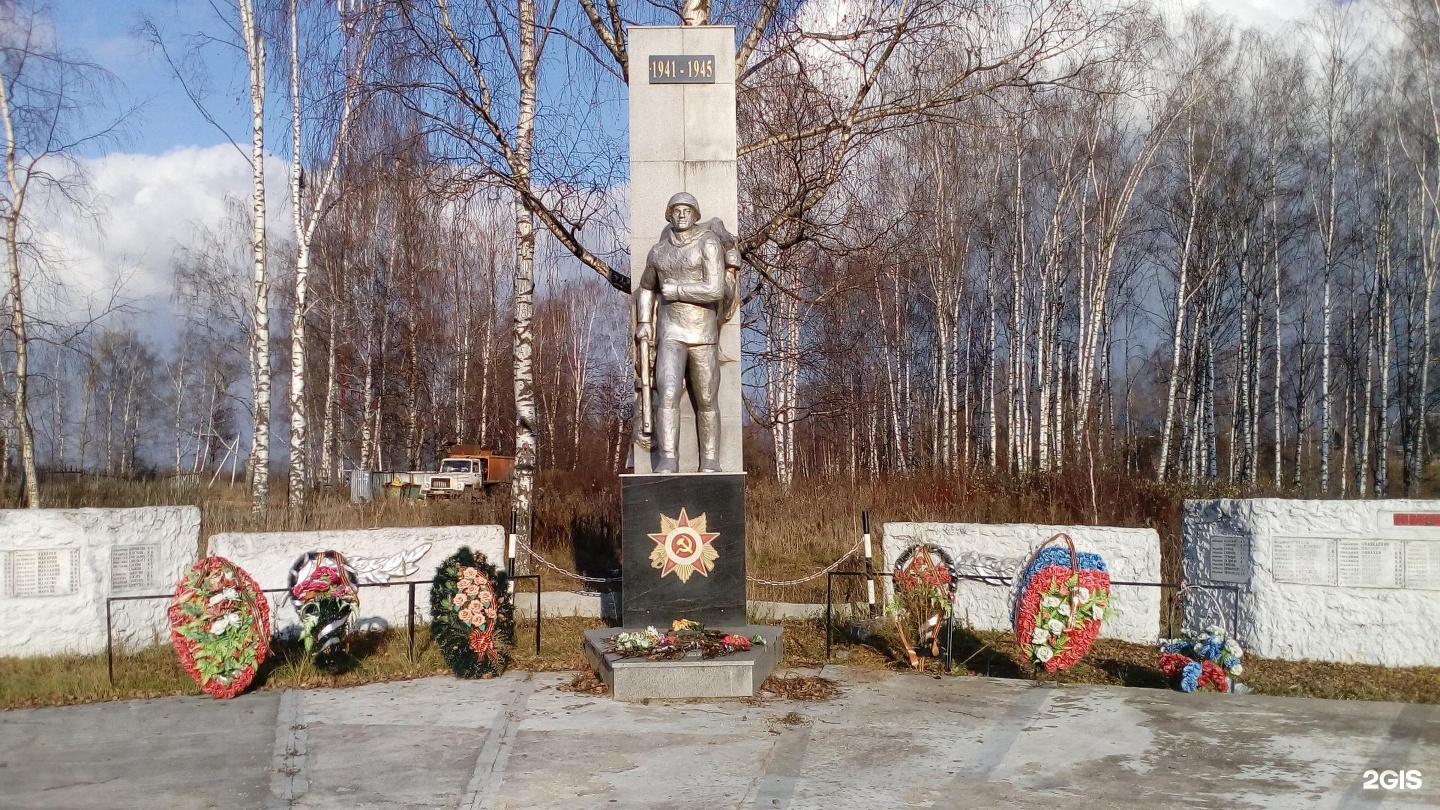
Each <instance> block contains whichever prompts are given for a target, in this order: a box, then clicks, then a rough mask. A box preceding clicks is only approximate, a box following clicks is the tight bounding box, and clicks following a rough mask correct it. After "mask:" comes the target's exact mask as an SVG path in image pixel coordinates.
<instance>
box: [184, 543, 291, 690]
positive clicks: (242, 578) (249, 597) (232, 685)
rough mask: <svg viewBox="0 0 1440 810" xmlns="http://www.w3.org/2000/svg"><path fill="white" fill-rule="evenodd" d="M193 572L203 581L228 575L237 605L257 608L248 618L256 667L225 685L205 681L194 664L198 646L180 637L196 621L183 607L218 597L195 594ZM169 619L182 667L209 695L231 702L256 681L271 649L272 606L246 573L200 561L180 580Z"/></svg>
mask: <svg viewBox="0 0 1440 810" xmlns="http://www.w3.org/2000/svg"><path fill="white" fill-rule="evenodd" d="M192 572H193V573H195V574H198V575H200V576H201V577H204V576H206V575H208V574H211V573H217V574H222V575H229V576H230V578H232V579H234V580H235V585H234V587H235V590H236V591H237V592H238V593H239V600H238V601H239V602H240V603H241V605H245V604H246V603H248V604H250V605H253V606H254V610H253V615H251V616H248V617H245V618H248V619H249V621H250V626H251V631H252V635H253V636H254V638H255V665H250V664H246V665H245V666H244V667H242V668H241V669H240V670H239V671H238V672H236V673H235V674H234V675H233V676H232V677H231V678H230V679H229V680H228V681H227V682H224V683H222V682H221V681H220V679H219V678H211V679H209V680H205V679H204V677H203V676H202V675H201V673H200V668H199V666H198V665H197V664H196V662H195V654H194V647H195V646H196V642H194V641H192V640H191V639H188V638H186V637H185V636H183V635H182V634H181V633H180V628H181V627H184V626H186V625H188V624H190V623H192V622H193V621H195V619H194V618H193V617H191V616H187V615H186V614H185V611H184V609H183V607H182V606H183V605H184V604H185V603H187V602H191V601H192V600H196V599H198V600H200V601H201V602H202V603H208V602H209V599H210V597H212V596H214V595H215V594H212V593H203V592H198V591H195V590H192V589H191V588H190V586H189V585H188V584H187V582H188V580H189V578H190V574H191V573H192ZM166 615H167V617H168V618H169V620H170V643H171V645H173V646H174V647H175V653H176V654H177V655H178V656H179V657H180V665H181V666H183V667H184V668H185V671H186V672H188V673H190V677H192V678H194V679H195V682H196V683H198V684H199V685H200V688H201V690H203V691H204V692H205V693H206V694H209V695H212V696H214V697H217V698H221V699H228V698H232V697H235V696H236V695H238V694H240V693H241V692H243V691H245V689H246V688H247V687H249V686H250V684H251V683H252V682H253V681H254V680H255V668H256V666H258V665H259V664H261V663H263V662H264V661H265V656H266V655H267V654H268V653H269V649H270V603H269V602H268V601H267V600H266V599H265V594H264V593H262V592H261V590H260V586H259V585H257V584H255V580H254V579H253V578H252V577H251V576H250V575H249V574H247V573H246V572H245V569H243V568H241V567H240V566H238V565H236V564H234V563H232V562H230V561H229V560H227V559H225V558H224V557H206V558H204V559H202V560H200V561H199V562H197V563H195V564H194V565H193V566H191V567H190V568H189V569H188V570H187V571H186V572H185V573H184V574H182V575H181V576H180V581H179V582H178V583H176V585H175V596H174V598H173V599H171V600H170V608H169V610H168V611H167V612H166Z"/></svg>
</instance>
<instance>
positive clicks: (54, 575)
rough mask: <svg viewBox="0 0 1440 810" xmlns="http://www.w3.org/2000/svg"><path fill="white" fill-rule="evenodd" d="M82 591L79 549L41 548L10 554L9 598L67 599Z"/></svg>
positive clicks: (7, 562) (7, 564)
mask: <svg viewBox="0 0 1440 810" xmlns="http://www.w3.org/2000/svg"><path fill="white" fill-rule="evenodd" d="M79 590H80V552H79V550H78V549H73V548H41V549H32V550H26V551H10V552H6V554H5V595H6V596H8V597H11V598H24V597H29V596H67V595H69V594H73V593H77V592H78V591H79Z"/></svg>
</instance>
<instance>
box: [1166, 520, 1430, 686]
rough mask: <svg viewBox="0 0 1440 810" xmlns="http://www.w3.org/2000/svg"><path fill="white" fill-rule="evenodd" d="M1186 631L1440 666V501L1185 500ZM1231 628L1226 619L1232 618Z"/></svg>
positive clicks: (1300, 651) (1320, 656) (1258, 645)
mask: <svg viewBox="0 0 1440 810" xmlns="http://www.w3.org/2000/svg"><path fill="white" fill-rule="evenodd" d="M1183 538H1184V542H1183V545H1184V576H1185V580H1186V581H1187V582H1189V583H1195V584H1198V585H1202V586H1204V585H1209V586H1221V587H1234V588H1235V589H1236V590H1235V591H1233V592H1230V591H1225V590H1219V589H1215V588H1205V587H1202V588H1193V589H1190V590H1189V591H1187V592H1186V597H1185V600H1184V602H1185V623H1186V627H1187V628H1188V629H1191V630H1196V629H1202V628H1204V627H1206V626H1208V625H1211V624H1217V625H1220V626H1223V627H1226V628H1227V629H1229V630H1231V631H1232V632H1233V633H1234V634H1235V635H1236V636H1237V637H1238V638H1239V639H1240V641H1241V643H1242V644H1244V645H1246V647H1247V649H1249V650H1250V651H1252V652H1254V653H1255V654H1256V655H1260V656H1264V657H1270V658H1283V659H1287V660H1302V659H1310V660H1315V661H1334V662H1339V663H1359V664H1382V665H1386V666H1437V665H1440V634H1437V633H1436V632H1435V628H1436V627H1437V626H1440V501H1418V500H1381V501H1358V500H1357V501H1341V500H1325V501H1300V500H1285V499H1279V498H1258V499H1251V500H1213V501H1212V500H1206V501H1199V500H1194V501H1186V502H1185V518H1184V535H1183ZM1232 624H1233V625H1234V626H1233V627H1231V625H1232Z"/></svg>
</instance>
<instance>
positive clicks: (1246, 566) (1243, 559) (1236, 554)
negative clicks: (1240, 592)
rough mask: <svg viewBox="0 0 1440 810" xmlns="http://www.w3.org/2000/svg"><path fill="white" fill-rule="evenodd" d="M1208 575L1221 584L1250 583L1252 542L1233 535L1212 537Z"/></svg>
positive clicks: (1208, 557) (1207, 566)
mask: <svg viewBox="0 0 1440 810" xmlns="http://www.w3.org/2000/svg"><path fill="white" fill-rule="evenodd" d="M1205 568H1206V573H1207V574H1208V575H1209V577H1210V579H1213V580H1216V581H1219V582H1249V581H1250V540H1249V538H1246V537H1238V536H1236V535H1232V534H1216V535H1212V536H1211V537H1210V549H1209V551H1208V552H1207V559H1206V564H1205Z"/></svg>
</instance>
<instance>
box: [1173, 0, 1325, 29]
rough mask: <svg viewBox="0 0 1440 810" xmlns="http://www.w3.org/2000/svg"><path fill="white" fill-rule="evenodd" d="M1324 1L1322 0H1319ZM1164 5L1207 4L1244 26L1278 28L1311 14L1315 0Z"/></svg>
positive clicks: (1192, 1) (1195, 0)
mask: <svg viewBox="0 0 1440 810" xmlns="http://www.w3.org/2000/svg"><path fill="white" fill-rule="evenodd" d="M1321 2H1323V0H1321ZM1161 5H1163V6H1168V7H1173V8H1181V9H1184V10H1187V11H1188V10H1190V9H1192V8H1197V7H1207V8H1209V9H1211V10H1212V11H1216V12H1218V13H1221V14H1226V15H1228V16H1230V17H1233V18H1234V19H1235V22H1237V23H1239V24H1240V25H1241V26H1245V27H1255V28H1263V29H1270V30H1274V29H1279V28H1283V27H1285V26H1286V25H1289V24H1291V23H1294V22H1297V21H1299V20H1303V19H1307V18H1309V17H1310V16H1311V15H1313V14H1314V11H1315V5H1316V3H1315V0H1164V2H1162V4H1161Z"/></svg>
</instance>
